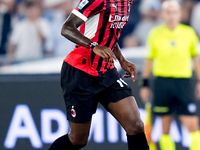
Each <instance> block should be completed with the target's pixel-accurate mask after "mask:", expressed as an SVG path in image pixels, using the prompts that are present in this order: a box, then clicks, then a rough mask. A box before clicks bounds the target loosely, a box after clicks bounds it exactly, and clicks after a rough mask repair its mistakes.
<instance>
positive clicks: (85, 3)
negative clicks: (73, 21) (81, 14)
mask: <svg viewBox="0 0 200 150" xmlns="http://www.w3.org/2000/svg"><path fill="white" fill-rule="evenodd" d="M88 2H89V1H88V0H83V1H82V2H81V3H80V4H79V6H78V8H79V9H82V8H83V7H84V6H85V5H87V3H88Z"/></svg>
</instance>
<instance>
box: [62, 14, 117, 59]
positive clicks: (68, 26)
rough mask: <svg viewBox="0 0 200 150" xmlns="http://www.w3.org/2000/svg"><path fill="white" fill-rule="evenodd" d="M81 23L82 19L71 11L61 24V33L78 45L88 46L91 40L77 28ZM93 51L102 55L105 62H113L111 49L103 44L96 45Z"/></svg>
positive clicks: (113, 57)
mask: <svg viewBox="0 0 200 150" xmlns="http://www.w3.org/2000/svg"><path fill="white" fill-rule="evenodd" d="M83 23H84V21H83V20H82V19H81V18H79V17H77V16H76V15H74V14H73V13H71V14H70V16H69V17H68V19H67V20H66V21H65V23H64V24H63V27H62V30H61V34H62V35H63V36H64V37H65V38H67V39H68V40H70V41H72V42H74V43H76V44H78V45H80V46H84V47H88V46H89V44H90V43H92V41H91V40H90V39H89V38H87V37H86V36H84V35H83V34H82V33H81V32H80V31H79V30H78V29H77V28H78V27H79V26H80V25H81V24H83ZM88 50H89V49H88ZM93 52H94V53H95V54H97V55H99V56H100V57H102V58H103V59H104V60H105V61H106V62H109V61H111V62H113V59H116V57H115V55H114V53H113V52H112V51H111V49H110V48H108V47H105V46H100V45H97V46H95V47H94V48H93Z"/></svg>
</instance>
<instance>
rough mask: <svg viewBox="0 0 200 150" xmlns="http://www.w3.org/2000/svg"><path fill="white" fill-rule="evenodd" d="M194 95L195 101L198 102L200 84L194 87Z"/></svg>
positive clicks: (199, 98)
mask: <svg viewBox="0 0 200 150" xmlns="http://www.w3.org/2000/svg"><path fill="white" fill-rule="evenodd" d="M195 95H196V99H197V100H200V83H197V85H196V91H195Z"/></svg>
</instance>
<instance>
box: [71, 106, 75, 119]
mask: <svg viewBox="0 0 200 150" xmlns="http://www.w3.org/2000/svg"><path fill="white" fill-rule="evenodd" d="M71 115H72V117H73V118H75V117H76V111H75V109H74V106H72V109H71Z"/></svg>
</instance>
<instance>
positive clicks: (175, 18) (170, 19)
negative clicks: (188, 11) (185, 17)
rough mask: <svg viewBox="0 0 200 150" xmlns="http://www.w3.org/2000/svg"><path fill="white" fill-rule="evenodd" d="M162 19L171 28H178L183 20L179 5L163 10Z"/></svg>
mask: <svg viewBox="0 0 200 150" xmlns="http://www.w3.org/2000/svg"><path fill="white" fill-rule="evenodd" d="M162 18H163V19H164V21H165V23H166V24H167V25H170V26H176V25H178V24H179V22H180V19H181V10H180V7H179V6H178V5H169V6H167V7H166V8H163V10H162Z"/></svg>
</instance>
